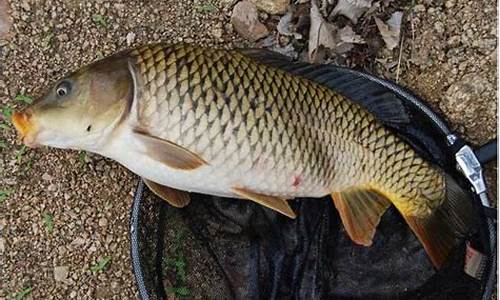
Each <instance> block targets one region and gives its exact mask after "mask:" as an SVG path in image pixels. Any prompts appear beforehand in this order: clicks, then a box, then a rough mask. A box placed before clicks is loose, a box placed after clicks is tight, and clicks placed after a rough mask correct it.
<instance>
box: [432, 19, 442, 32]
mask: <svg viewBox="0 0 500 300" xmlns="http://www.w3.org/2000/svg"><path fill="white" fill-rule="evenodd" d="M434 29H435V30H436V32H437V33H438V34H443V33H444V24H443V23H442V22H439V21H437V22H436V23H434Z"/></svg>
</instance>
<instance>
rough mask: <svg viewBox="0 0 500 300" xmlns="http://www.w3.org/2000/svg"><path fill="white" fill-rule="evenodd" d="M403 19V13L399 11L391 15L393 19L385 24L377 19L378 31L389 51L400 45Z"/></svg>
mask: <svg viewBox="0 0 500 300" xmlns="http://www.w3.org/2000/svg"><path fill="white" fill-rule="evenodd" d="M402 19H403V12H401V11H397V12H395V13H393V14H392V15H391V18H390V19H389V20H388V21H387V24H385V23H384V22H383V21H382V20H380V19H379V18H375V23H377V27H378V30H379V31H380V34H381V35H382V38H383V39H384V42H385V44H386V46H387V48H388V49H389V50H392V49H394V48H396V47H397V46H398V44H399V38H400V35H401V21H402Z"/></svg>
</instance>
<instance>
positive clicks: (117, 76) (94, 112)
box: [12, 56, 134, 151]
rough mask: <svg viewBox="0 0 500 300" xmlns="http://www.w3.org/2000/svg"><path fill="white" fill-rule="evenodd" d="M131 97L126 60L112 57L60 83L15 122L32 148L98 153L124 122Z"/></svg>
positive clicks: (14, 117)
mask: <svg viewBox="0 0 500 300" xmlns="http://www.w3.org/2000/svg"><path fill="white" fill-rule="evenodd" d="M133 94H134V82H133V77H132V73H131V72H130V70H129V65H128V60H127V58H126V57H123V56H122V57H120V56H114V57H109V58H106V59H104V60H101V61H98V62H96V63H94V64H91V65H89V66H86V67H83V68H82V69H80V70H79V71H77V72H74V73H72V74H69V75H68V76H66V77H64V78H62V79H60V80H58V81H57V82H56V84H54V86H52V87H51V88H50V89H49V90H48V91H47V92H46V93H45V95H44V96H43V97H41V98H40V99H37V100H36V101H35V102H34V103H33V104H32V105H31V106H30V107H28V108H26V109H24V110H22V111H19V112H15V113H14V114H13V116H12V120H13V123H14V126H15V127H16V129H17V131H18V134H19V137H20V138H21V139H22V141H23V143H24V144H26V145H27V146H29V147H36V146H40V145H43V146H51V147H56V148H64V149H76V150H89V151H93V150H94V151H95V150H96V149H99V147H102V146H103V145H104V144H105V143H106V142H107V140H108V139H109V135H110V134H111V132H113V130H114V129H115V128H116V127H117V126H118V124H119V123H120V122H121V121H122V120H123V119H124V118H125V117H126V115H127V114H128V110H129V109H130V106H131V103H132V101H133V97H134V96H133Z"/></svg>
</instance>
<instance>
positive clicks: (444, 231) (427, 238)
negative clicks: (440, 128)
mask: <svg viewBox="0 0 500 300" xmlns="http://www.w3.org/2000/svg"><path fill="white" fill-rule="evenodd" d="M445 178H446V194H445V200H444V202H443V203H442V204H441V206H440V207H439V208H438V209H437V210H436V211H434V212H433V213H432V214H431V215H430V216H427V217H425V218H418V217H414V216H405V215H404V213H403V212H401V213H402V215H403V217H404V218H405V220H406V222H407V223H408V225H409V226H410V228H411V229H412V230H413V232H414V233H415V235H416V236H417V237H418V239H419V240H420V242H421V243H422V244H423V246H424V249H425V251H426V252H427V254H428V255H429V257H430V259H431V261H432V263H433V264H434V266H435V267H436V268H438V269H439V268H441V267H442V266H443V265H444V264H445V263H446V260H447V258H448V256H449V254H450V252H451V250H453V248H454V247H455V245H456V242H457V238H459V237H463V236H464V235H465V234H466V233H467V232H468V230H469V229H470V227H471V225H473V223H474V217H473V216H474V215H475V214H474V212H473V209H474V208H473V206H472V202H471V199H470V197H469V196H468V194H467V193H466V192H465V191H464V190H462V188H461V187H460V186H458V184H457V183H456V182H455V181H454V180H453V178H451V177H450V176H448V175H445Z"/></svg>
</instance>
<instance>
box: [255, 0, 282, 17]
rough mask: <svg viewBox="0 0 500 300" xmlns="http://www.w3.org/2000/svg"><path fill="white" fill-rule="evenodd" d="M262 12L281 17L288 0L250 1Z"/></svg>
mask: <svg viewBox="0 0 500 300" xmlns="http://www.w3.org/2000/svg"><path fill="white" fill-rule="evenodd" d="M250 1H251V2H252V3H253V4H255V6H256V7H257V8H258V9H259V10H262V11H265V12H266V13H268V14H271V15H282V14H284V13H285V12H286V9H287V8H288V5H289V4H290V0H250Z"/></svg>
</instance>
